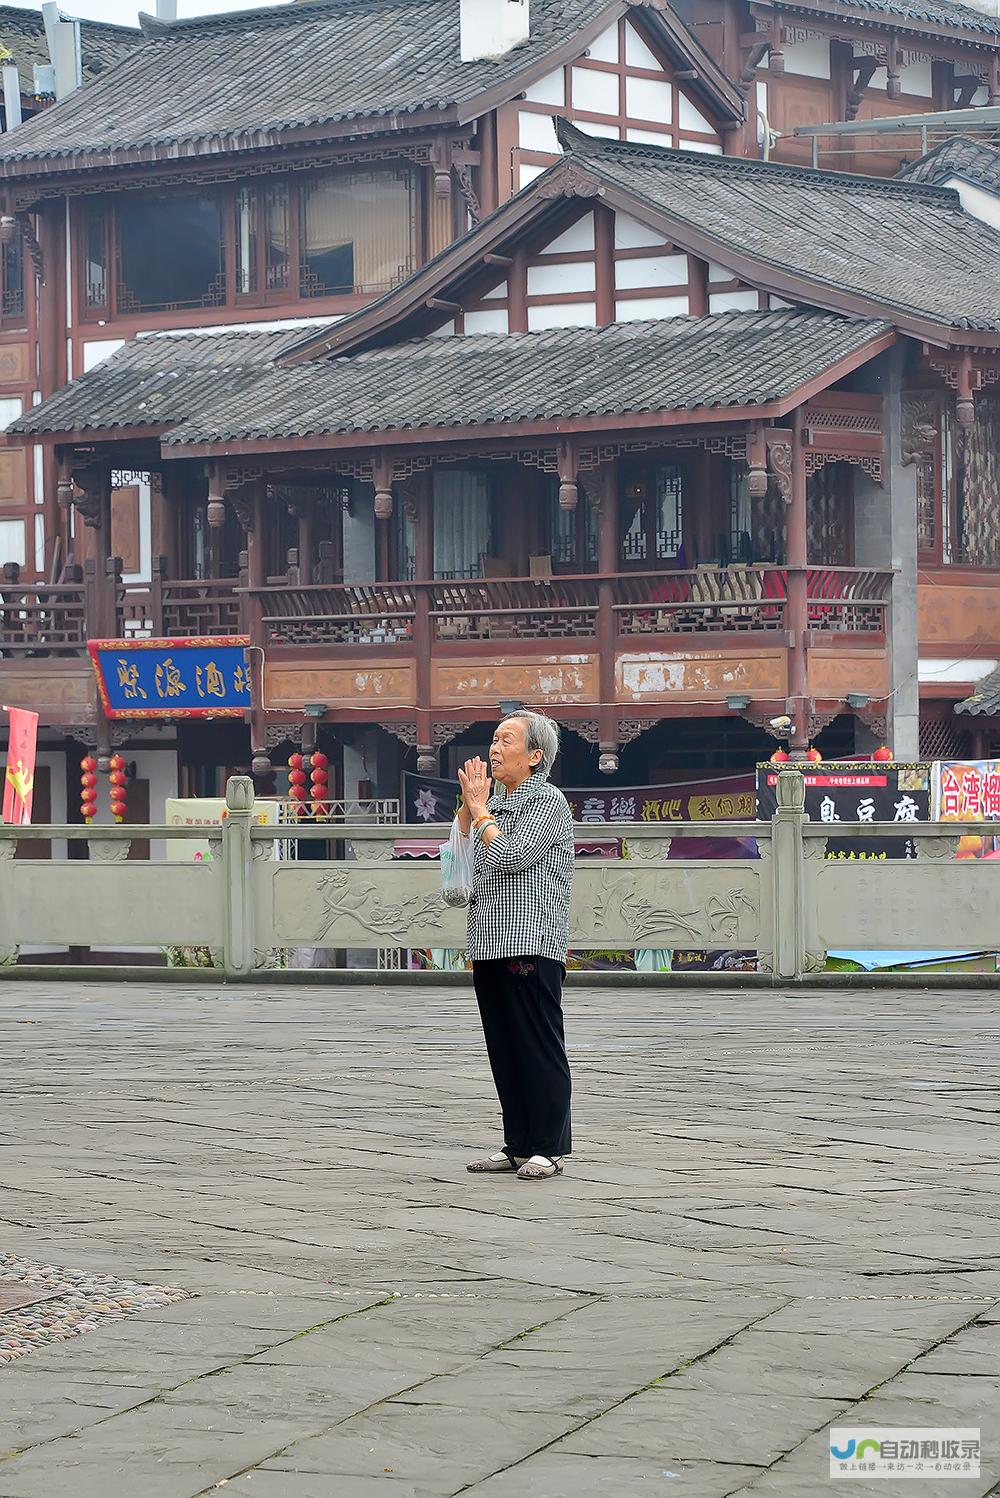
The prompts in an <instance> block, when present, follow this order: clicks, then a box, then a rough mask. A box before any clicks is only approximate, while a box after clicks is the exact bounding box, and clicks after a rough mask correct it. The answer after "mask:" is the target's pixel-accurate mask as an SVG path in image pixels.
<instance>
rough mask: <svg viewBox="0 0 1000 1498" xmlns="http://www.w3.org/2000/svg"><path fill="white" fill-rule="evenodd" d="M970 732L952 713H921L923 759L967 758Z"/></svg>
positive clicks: (921, 753) (921, 751) (921, 755)
mask: <svg viewBox="0 0 1000 1498" xmlns="http://www.w3.org/2000/svg"><path fill="white" fill-rule="evenodd" d="M968 754H969V732H968V729H967V728H965V727H964V726H963V725H962V724H960V723H959V721H958V719H956V718H955V717H954V716H953V715H952V714H951V713H949V714H948V715H947V717H930V716H927V717H925V716H924V714H923V713H921V715H920V758H921V759H927V760H930V759H965V758H967V757H968Z"/></svg>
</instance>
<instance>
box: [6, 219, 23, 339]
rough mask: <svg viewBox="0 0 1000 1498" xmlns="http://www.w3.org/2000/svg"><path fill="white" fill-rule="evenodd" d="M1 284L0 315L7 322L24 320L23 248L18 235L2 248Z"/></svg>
mask: <svg viewBox="0 0 1000 1498" xmlns="http://www.w3.org/2000/svg"><path fill="white" fill-rule="evenodd" d="M0 272H2V283H3V300H2V304H0V315H2V320H3V321H4V322H5V323H7V322H22V321H23V320H24V247H23V244H22V241H21V236H20V234H17V235H16V236H15V238H14V239H13V240H12V241H11V243H10V244H6V245H4V247H3V260H2V264H0Z"/></svg>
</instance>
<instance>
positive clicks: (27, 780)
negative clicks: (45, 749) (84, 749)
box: [3, 707, 38, 827]
mask: <svg viewBox="0 0 1000 1498" xmlns="http://www.w3.org/2000/svg"><path fill="white" fill-rule="evenodd" d="M7 712H8V713H9V714H10V742H9V744H8V747H7V773H6V775H5V776H4V783H3V819H4V821H5V822H8V823H10V824H11V825H12V826H15V827H20V826H22V825H23V824H24V823H26V822H30V821H31V800H32V796H33V794H34V789H35V748H36V745H37V743H38V714H37V713H32V712H29V711H28V710H27V708H23V707H9V708H8V709H7Z"/></svg>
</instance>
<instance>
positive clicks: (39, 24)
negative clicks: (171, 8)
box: [0, 5, 142, 94]
mask: <svg viewBox="0 0 1000 1498" xmlns="http://www.w3.org/2000/svg"><path fill="white" fill-rule="evenodd" d="M64 19H71V17H69V15H68V14H66V13H64ZM141 42H142V32H141V31H139V30H137V28H136V27H134V26H112V25H111V24H110V23H108V22H105V21H81V22H80V46H81V50H82V53H83V76H84V80H85V81H86V80H88V79H91V78H96V77H97V76H98V74H99V73H103V72H104V70H105V69H106V68H110V67H111V66H112V65H113V64H114V63H116V62H119V61H120V60H121V58H122V57H124V56H125V54H126V53H127V52H131V51H132V50H133V49H134V48H135V47H138V46H139V45H140V44H141ZM0 46H4V47H6V48H7V50H8V51H9V52H10V54H11V61H12V62H15V63H16V64H17V66H18V68H19V69H20V71H21V89H22V92H24V93H29V94H30V93H31V91H32V82H33V80H32V69H33V67H34V65H35V63H36V62H37V63H47V62H48V61H49V48H48V43H47V42H46V40H45V23H44V21H43V20H42V13H41V11H40V10H21V9H19V8H18V7H17V6H14V5H0Z"/></svg>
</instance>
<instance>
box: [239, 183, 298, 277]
mask: <svg viewBox="0 0 1000 1498" xmlns="http://www.w3.org/2000/svg"><path fill="white" fill-rule="evenodd" d="M288 268H289V259H288V188H287V186H286V185H285V183H283V182H279V183H277V184H275V185H273V186H270V187H264V186H262V185H259V184H258V185H254V186H247V187H241V188H240V190H239V192H238V193H237V195H236V290H237V292H238V294H239V295H240V296H248V295H250V294H251V293H254V292H257V291H261V290H263V291H285V290H287V288H288V284H289V278H288Z"/></svg>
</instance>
